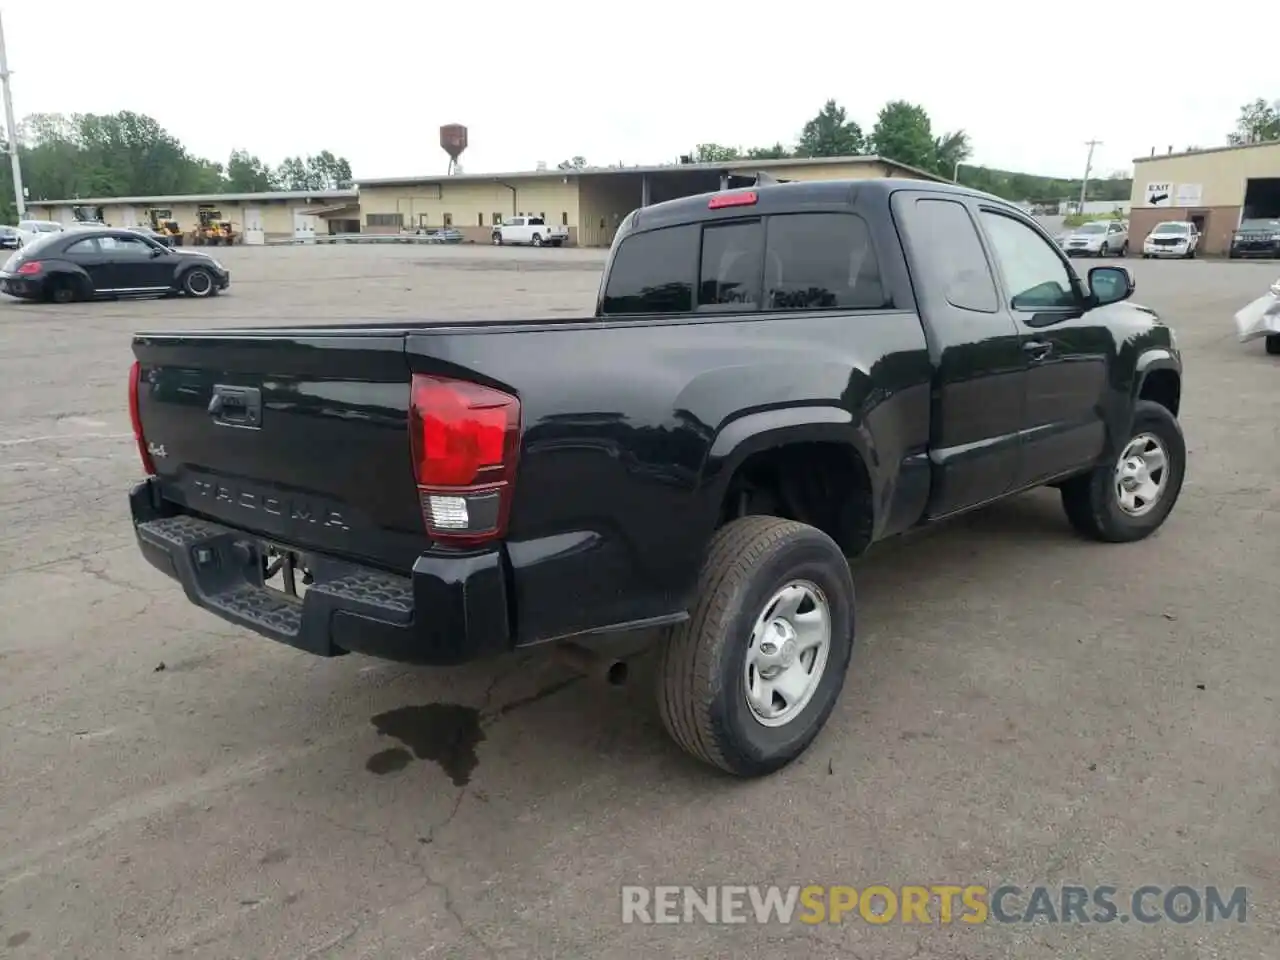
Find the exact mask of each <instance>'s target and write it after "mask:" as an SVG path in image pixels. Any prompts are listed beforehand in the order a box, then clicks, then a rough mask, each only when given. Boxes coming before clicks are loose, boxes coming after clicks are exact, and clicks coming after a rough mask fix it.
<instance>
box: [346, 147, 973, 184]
mask: <svg viewBox="0 0 1280 960" xmlns="http://www.w3.org/2000/svg"><path fill="white" fill-rule="evenodd" d="M854 163H866V164H873V163H874V164H879V165H880V166H884V167H891V168H893V169H896V170H902V171H905V172H907V173H910V174H911V175H912V176H914V177H917V178H920V179H923V180H937V181H940V182H942V183H950V182H951V181H950V180H948V179H947V178H946V177H940V176H938V175H937V174H934V173H929V172H927V171H925V170H921V169H919V168H918V167H912V166H908V165H907V164H905V163H898V162H897V161H896V160H889V159H886V158H884V157H878V156H875V155H873V154H872V155H861V156H851V157H785V158H783V159H779V160H749V159H744V160H730V161H727V162H720V161H716V162H714V163H664V164H653V165H649V166H636V167H582V168H581V169H574V170H559V169H551V170H513V171H508V172H505V173H455V174H434V175H431V174H428V175H425V176H418V177H378V178H370V179H357V180H356V185H357V186H360V187H399V186H412V185H416V184H424V183H448V182H452V181H464V182H468V181H469V182H472V183H477V182H484V181H488V182H494V181H502V180H553V179H560V178H563V177H568V176H575V177H587V176H591V177H595V176H619V175H621V174H637V173H642V174H664V173H684V172H688V171H703V172H711V173H718V172H723V173H741V172H746V171H752V172H754V171H756V170H776V171H778V172H780V173H781V171H784V170H786V169H787V168H789V167H812V166H835V165H841V166H847V165H848V164H854Z"/></svg>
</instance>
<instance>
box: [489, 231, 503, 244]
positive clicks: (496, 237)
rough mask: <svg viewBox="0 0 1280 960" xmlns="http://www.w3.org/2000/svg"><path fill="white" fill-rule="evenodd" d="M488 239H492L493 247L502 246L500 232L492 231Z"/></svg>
mask: <svg viewBox="0 0 1280 960" xmlns="http://www.w3.org/2000/svg"><path fill="white" fill-rule="evenodd" d="M489 239H490V240H491V241H493V245H494V246H495V247H500V246H502V234H500V233H499V232H498V231H497V230H495V231H493V236H491V237H490V238H489Z"/></svg>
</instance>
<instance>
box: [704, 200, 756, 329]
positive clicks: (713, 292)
mask: <svg viewBox="0 0 1280 960" xmlns="http://www.w3.org/2000/svg"><path fill="white" fill-rule="evenodd" d="M763 252H764V227H763V226H762V225H761V224H760V221H759V220H754V221H751V222H749V223H725V224H709V225H707V226H705V227H703V228H702V258H701V264H700V267H699V270H698V306H699V307H712V308H714V307H722V306H727V307H731V308H732V309H735V310H758V309H760V257H761V254H763Z"/></svg>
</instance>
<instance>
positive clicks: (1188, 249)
mask: <svg viewBox="0 0 1280 960" xmlns="http://www.w3.org/2000/svg"><path fill="white" fill-rule="evenodd" d="M1199 248H1200V231H1199V229H1198V228H1197V227H1196V225H1195V224H1194V223H1191V222H1190V221H1187V220H1167V221H1165V222H1164V223H1157V224H1156V225H1155V226H1154V227H1152V228H1151V232H1150V233H1148V234H1147V237H1146V239H1145V240H1143V241H1142V257H1143V259H1144V260H1150V259H1151V258H1152V257H1185V258H1187V259H1190V258H1192V257H1194V256H1195V255H1196V251H1197V250H1198V249H1199Z"/></svg>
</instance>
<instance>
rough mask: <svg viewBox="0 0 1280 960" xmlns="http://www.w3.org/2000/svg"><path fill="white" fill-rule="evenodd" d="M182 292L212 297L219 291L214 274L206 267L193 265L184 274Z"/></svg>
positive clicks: (189, 295)
mask: <svg viewBox="0 0 1280 960" xmlns="http://www.w3.org/2000/svg"><path fill="white" fill-rule="evenodd" d="M182 292H183V293H185V294H186V295H187V296H188V297H212V296H214V295H215V294H216V293H217V292H218V288H217V287H216V286H215V285H214V282H213V274H211V273H210V272H209V271H208V270H206V269H205V268H204V267H192V268H191V269H190V270H188V271H187V272H186V273H185V274H183V276H182Z"/></svg>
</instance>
